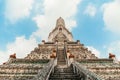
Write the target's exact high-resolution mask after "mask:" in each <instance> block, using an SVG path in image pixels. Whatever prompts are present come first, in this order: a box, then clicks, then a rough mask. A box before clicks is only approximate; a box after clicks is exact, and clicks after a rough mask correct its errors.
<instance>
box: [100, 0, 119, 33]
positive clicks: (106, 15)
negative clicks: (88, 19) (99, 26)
mask: <svg viewBox="0 0 120 80" xmlns="http://www.w3.org/2000/svg"><path fill="white" fill-rule="evenodd" d="M102 9H103V20H104V23H105V26H106V29H107V30H109V31H111V32H113V33H116V34H120V0H114V1H112V2H109V3H105V4H103V6H102Z"/></svg>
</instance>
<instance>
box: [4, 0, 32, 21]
mask: <svg viewBox="0 0 120 80" xmlns="http://www.w3.org/2000/svg"><path fill="white" fill-rule="evenodd" d="M33 3H34V0H6V8H5V17H6V19H7V20H9V21H10V22H11V23H15V22H16V21H18V20H19V19H22V18H24V17H28V16H29V15H30V11H31V9H32V5H33Z"/></svg>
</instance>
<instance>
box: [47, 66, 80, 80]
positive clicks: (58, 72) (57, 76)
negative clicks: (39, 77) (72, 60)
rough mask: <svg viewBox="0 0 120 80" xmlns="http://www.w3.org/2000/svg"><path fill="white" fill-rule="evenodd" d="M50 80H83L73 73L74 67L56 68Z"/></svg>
mask: <svg viewBox="0 0 120 80" xmlns="http://www.w3.org/2000/svg"><path fill="white" fill-rule="evenodd" d="M49 80H81V79H80V77H79V75H77V74H75V73H74V72H73V69H72V67H71V66H70V67H59V66H56V67H55V68H54V73H51V75H50V77H49Z"/></svg>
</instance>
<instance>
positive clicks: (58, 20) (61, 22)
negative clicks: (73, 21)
mask: <svg viewBox="0 0 120 80" xmlns="http://www.w3.org/2000/svg"><path fill="white" fill-rule="evenodd" d="M58 26H63V27H65V22H64V19H63V18H62V17H59V18H58V19H57V22H56V27H58Z"/></svg>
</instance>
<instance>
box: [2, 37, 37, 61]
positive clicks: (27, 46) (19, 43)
mask: <svg viewBox="0 0 120 80" xmlns="http://www.w3.org/2000/svg"><path fill="white" fill-rule="evenodd" d="M35 47H37V42H36V40H35V39H34V38H30V39H25V37H24V36H21V37H17V38H16V40H15V42H13V43H9V44H8V45H7V51H0V57H1V58H0V59H1V61H0V63H2V62H3V61H7V60H8V58H9V55H10V54H13V53H16V56H17V57H18V58H23V57H25V56H27V54H29V53H30V51H32V50H33V49H34V48H35Z"/></svg>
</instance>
